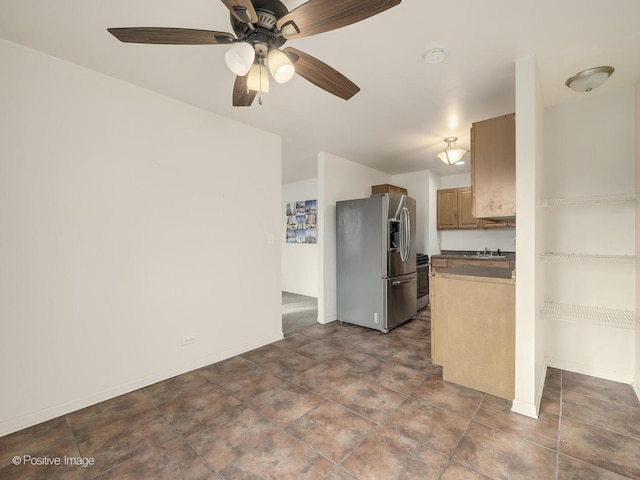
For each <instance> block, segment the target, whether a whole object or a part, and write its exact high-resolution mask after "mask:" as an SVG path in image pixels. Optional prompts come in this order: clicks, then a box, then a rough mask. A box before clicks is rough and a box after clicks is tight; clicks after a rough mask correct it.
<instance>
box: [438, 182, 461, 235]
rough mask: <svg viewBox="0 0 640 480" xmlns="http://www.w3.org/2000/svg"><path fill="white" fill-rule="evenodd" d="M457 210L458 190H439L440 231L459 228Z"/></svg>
mask: <svg viewBox="0 0 640 480" xmlns="http://www.w3.org/2000/svg"><path fill="white" fill-rule="evenodd" d="M457 210H458V195H457V189H455V188H448V189H445V190H438V230H452V229H455V228H458V219H457Z"/></svg>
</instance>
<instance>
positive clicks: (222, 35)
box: [107, 0, 401, 106]
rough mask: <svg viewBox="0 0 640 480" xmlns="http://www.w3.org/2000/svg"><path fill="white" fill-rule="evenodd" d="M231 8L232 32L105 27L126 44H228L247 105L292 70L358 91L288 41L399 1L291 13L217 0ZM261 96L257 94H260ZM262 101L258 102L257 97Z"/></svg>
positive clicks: (332, 2) (345, 91)
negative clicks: (288, 44)
mask: <svg viewBox="0 0 640 480" xmlns="http://www.w3.org/2000/svg"><path fill="white" fill-rule="evenodd" d="M221 1H222V3H224V5H225V6H226V7H227V8H228V9H229V11H230V12H231V26H232V28H233V31H234V32H235V36H234V35H232V34H230V33H226V32H215V31H210V30H197V29H190V28H168V27H125V28H109V29H107V30H108V31H109V33H111V34H112V35H113V36H114V37H116V38H117V39H118V40H120V41H121V42H126V43H148V44H166V45H231V44H234V46H233V47H231V48H230V49H229V51H228V52H227V53H226V55H225V61H226V63H227V66H228V67H229V68H230V69H231V71H232V72H233V73H235V74H236V81H235V84H234V86H233V105H234V106H250V105H251V104H252V103H253V100H254V99H255V97H256V94H257V93H258V92H267V91H268V88H269V87H268V82H269V75H268V74H267V67H268V70H269V72H271V76H272V77H273V79H274V80H275V81H276V82H279V83H284V82H286V81H288V80H289V79H290V78H291V77H292V76H293V75H294V74H295V73H297V74H298V75H300V76H301V77H303V78H305V79H306V80H308V81H309V82H311V83H313V84H314V85H316V86H317V87H320V88H322V89H323V90H326V91H327V92H329V93H332V94H333V95H336V96H338V97H340V98H343V99H345V100H348V99H350V98H351V97H352V96H354V95H355V94H356V93H358V92H359V91H360V88H359V87H358V86H357V85H356V84H354V83H353V82H352V81H351V80H349V79H348V78H347V77H345V76H344V75H342V74H341V73H340V72H338V71H337V70H335V69H333V68H332V67H330V66H329V65H327V64H326V63H323V62H321V61H320V60H318V59H317V58H314V57H312V56H311V55H308V54H306V53H304V52H301V51H300V50H297V49H295V48H292V47H287V48H285V49H283V50H280V47H282V45H284V43H285V42H286V41H287V40H292V39H295V38H301V37H308V36H310V35H316V34H318V33H323V32H327V31H329V30H335V29H337V28H340V27H344V26H346V25H351V24H352V23H356V22H359V21H361V20H364V19H366V18H369V17H372V16H374V15H377V14H378V13H381V12H384V11H385V10H388V9H389V8H391V7H395V6H396V5H398V4H399V3H400V1H401V0H340V1H337V0H308V1H307V2H305V3H303V4H302V5H300V6H299V7H297V8H295V9H293V10H292V11H291V12H289V10H288V9H287V7H286V6H285V5H284V4H283V3H282V2H281V1H280V0H221ZM260 100H261V99H260ZM260 103H262V102H260Z"/></svg>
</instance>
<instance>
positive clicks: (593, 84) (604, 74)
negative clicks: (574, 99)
mask: <svg viewBox="0 0 640 480" xmlns="http://www.w3.org/2000/svg"><path fill="white" fill-rule="evenodd" d="M614 70H615V69H614V68H613V67H606V66H603V67H594V68H588V69H587V70H583V71H581V72H578V73H576V74H575V75H574V76H573V77H571V78H569V79H568V80H567V81H566V82H564V84H565V85H566V86H567V87H569V88H570V89H571V90H573V91H574V92H578V93H582V92H590V91H591V90H593V89H594V88H598V87H599V86H600V85H602V84H603V83H604V82H605V80H606V79H607V78H609V77H610V76H611V74H612V73H613V71H614Z"/></svg>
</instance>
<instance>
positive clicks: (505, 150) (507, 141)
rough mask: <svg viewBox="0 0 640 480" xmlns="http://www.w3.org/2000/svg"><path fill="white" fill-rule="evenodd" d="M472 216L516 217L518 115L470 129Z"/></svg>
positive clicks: (484, 121) (475, 125)
mask: <svg viewBox="0 0 640 480" xmlns="http://www.w3.org/2000/svg"><path fill="white" fill-rule="evenodd" d="M471 187H472V188H473V216H474V217H476V218H501V217H514V216H515V215H516V120H515V114H509V115H503V116H500V117H496V118H491V119H489V120H483V121H481V122H476V123H474V124H473V126H472V128H471Z"/></svg>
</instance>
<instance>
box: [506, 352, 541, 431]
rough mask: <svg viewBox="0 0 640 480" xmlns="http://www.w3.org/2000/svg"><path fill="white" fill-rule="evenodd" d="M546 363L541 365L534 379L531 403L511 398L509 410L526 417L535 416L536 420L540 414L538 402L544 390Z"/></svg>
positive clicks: (539, 402)
mask: <svg viewBox="0 0 640 480" xmlns="http://www.w3.org/2000/svg"><path fill="white" fill-rule="evenodd" d="M547 368H548V366H547V363H546V362H545V363H544V365H543V366H542V371H541V372H540V376H539V377H538V379H537V380H536V387H535V391H534V396H535V398H534V401H533V403H529V402H523V401H522V400H516V399H514V400H513V403H512V404H511V411H512V412H514V413H519V414H520V415H525V416H527V417H531V418H535V419H536V420H537V419H538V418H539V416H540V404H541V403H542V392H543V390H544V381H545V380H546V378H547Z"/></svg>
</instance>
